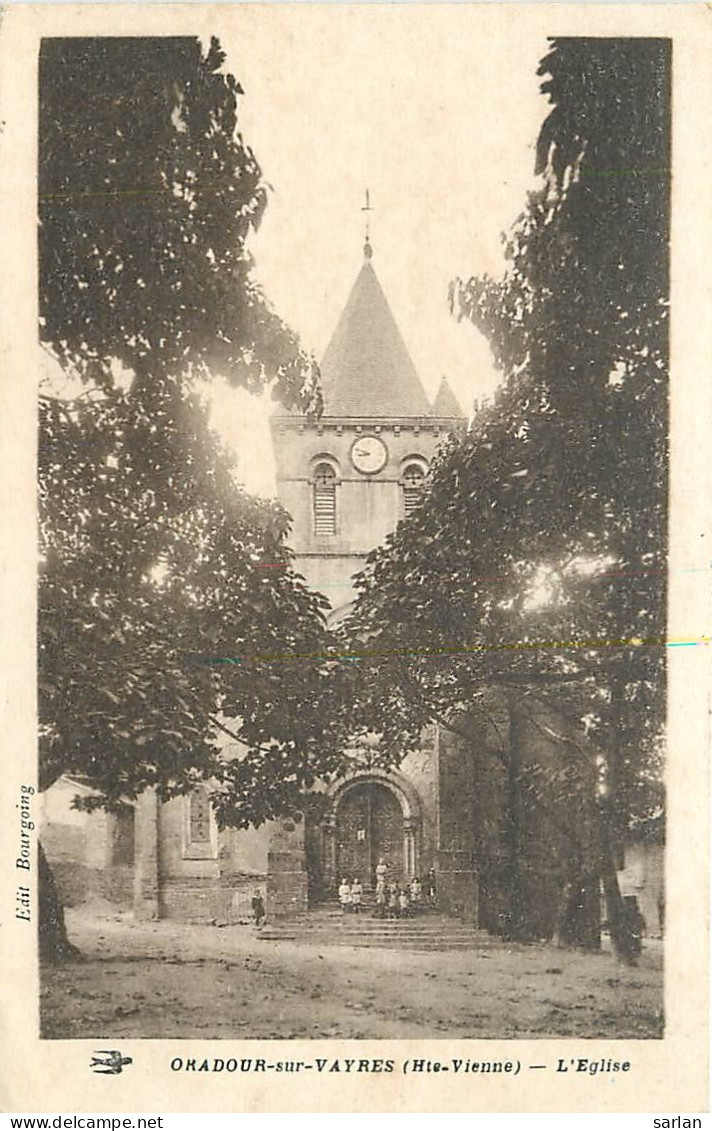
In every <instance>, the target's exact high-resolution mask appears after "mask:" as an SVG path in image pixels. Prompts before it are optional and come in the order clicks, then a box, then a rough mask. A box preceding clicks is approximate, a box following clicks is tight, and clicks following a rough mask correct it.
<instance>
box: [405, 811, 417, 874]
mask: <svg viewBox="0 0 712 1131" xmlns="http://www.w3.org/2000/svg"><path fill="white" fill-rule="evenodd" d="M417 836H418V822H417V821H416V820H415V819H414V818H412V817H410V818H406V819H405V820H404V821H403V837H404V845H403V857H404V863H405V875H406V877H407V879H409V880H410V879H412V878H413V876H415V875H417V862H418V845H417Z"/></svg>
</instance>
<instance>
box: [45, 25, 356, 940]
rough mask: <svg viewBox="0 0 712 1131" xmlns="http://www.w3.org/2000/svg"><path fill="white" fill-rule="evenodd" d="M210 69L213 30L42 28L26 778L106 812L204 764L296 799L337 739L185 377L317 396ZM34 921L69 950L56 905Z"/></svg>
mask: <svg viewBox="0 0 712 1131" xmlns="http://www.w3.org/2000/svg"><path fill="white" fill-rule="evenodd" d="M222 63H223V55H222V52H221V51H220V49H219V46H218V44H217V42H216V41H215V40H213V41H212V43H211V47H210V50H209V51H208V52H207V54H203V53H202V51H201V48H200V46H199V44H198V42H197V41H195V40H191V39H154V40H147V39H130V40H128V39H125V40H112V39H104V40H101V39H91V40H88V39H86V40H83V39H72V40H45V41H44V42H43V45H42V51H41V59H40V217H39V219H40V227H39V245H40V312H41V329H40V333H41V338H42V341H43V342H44V343H45V344H46V347H47V348H49V349H50V350H51V352H52V353H53V355H54V356H55V357H56V358H57V359H58V361H59V362H60V364H61V366H62V367H63V369H64V370H65V372H66V374H67V375H68V379H67V382H66V383H65V385H64V386H63V387H61V388H52V387H50V386H49V385H48V386H47V387H46V388H45V389H43V391H42V396H41V402H40V420H39V485H40V543H41V562H42V567H41V574H40V587H39V626H38V633H39V681H40V682H39V687H40V738H41V741H40V766H41V768H40V778H41V785H42V788H47V787H48V786H49V785H51V784H52V782H53V781H55V780H56V779H57V777H58V776H59V775H61V774H62V773H65V772H71V773H72V774H74V775H77V776H79V777H81V778H83V779H85V780H88V781H90V782H91V784H92V785H93V786H94V788H95V790H96V794H95V796H94V797H93V798H92V799H91V802H90V804H92V805H105V806H109V807H113V806H116V805H120V804H121V803H122V802H123V801H125V800H126V799H130V798H134V797H136V796H137V795H138V794H139V793H140V792H141V791H142V790H143V789H144V788H146V787H147V786H155V787H156V788H157V789H158V791H159V794H160V796H162V797H168V796H170V795H171V794H173V793H175V792H180V791H184V790H186V789H189V788H190V787H191V786H192V785H193V784H194V783H195V782H196V781H198V780H200V779H208V778H209V779H210V780H211V781H212V782H213V784H214V788H215V791H216V807H217V810H218V817H219V819H220V821H221V822H222V823H223V824H238V825H244V824H247V823H250V822H255V823H258V822H260V821H262V820H264V819H266V818H268V817H270V816H272V815H274V814H275V813H277V812H279V811H281V810H283V809H284V808H285V807H287V808H288V807H290V806H291V807H296V806H297V805H298V804H299V802H300V801H301V799H302V795H303V792H304V790H308V789H309V787H310V786H311V785H312V784H313V782H314V778H315V774H316V772H317V771H318V772H319V773H320V774H321V775H328V773H329V772H330V769H331V768H333V766H334V765H335V764H336V762H337V760H338V753H335V752H338V751H339V749H340V746H339V743H338V742H336V741H334V740H333V736H332V738H331V740H330V741H329V740H327V729H328V728H329V727H330V726H336V725H337V720H338V712H333V711H329V710H327V709H326V705H325V696H326V695H327V692H328V691H329V690H330V688H331V686H332V684H333V679H332V676H331V672H330V669H331V668H332V667H333V662H332V661H330V659H329V655H328V652H329V649H328V640H327V636H326V629H325V624H324V618H323V612H322V609H323V604H324V602H323V600H322V599H321V598H319V597H318V596H316V595H314V594H312V593H310V592H309V591H308V590H307V588H306V586H305V584H304V582H303V580H302V579H301V578H300V577H299V575H297V574H296V573H295V572H294V569H293V567H292V565H291V558H290V554H289V551H288V550H287V549H286V547H285V544H284V539H285V535H286V533H287V531H288V525H289V520H288V516H287V515H286V514H285V512H284V511H283V510H282V509H281V507H279V505H278V504H276V503H273V502H264V501H260V500H257V499H254V498H251V497H249V496H248V495H247V494H246V493H245V492H244V491H243V490H241V489H240V487H239V486H238V485H237V483H236V481H235V477H234V468H233V466H232V463H233V462H234V461H233V460H231V459H230V458H229V457H228V455H227V452H226V451H225V450H224V449H223V448H222V447H221V445H220V443H219V442H218V440H217V438H216V436H215V434H214V433H212V432H211V430H210V428H209V425H208V412H207V408H206V405H205V401H204V397H203V396H202V392H201V385H202V384H204V383H205V382H206V381H207V380H208V379H209V378H210V377H211V376H215V375H221V376H223V377H225V378H226V379H227V380H228V381H229V382H231V383H232V384H234V385H239V386H242V387H244V388H246V389H248V390H250V391H256V390H259V389H262V388H264V387H265V386H267V385H268V384H269V383H273V385H274V387H275V392H276V395H278V396H279V397H280V398H281V400H282V402H283V403H285V404H287V405H294V406H299V407H301V408H302V409H303V410H305V411H318V407H319V393H318V386H317V383H316V373H315V368H314V366H313V364H312V362H311V360H310V359H309V358H307V357H305V356H304V355H303V354H302V353H301V352H300V350H299V348H298V343H297V342H296V339H295V338H294V336H293V335H292V334H291V333H290V331H289V330H288V329H287V328H286V327H285V326H284V324H283V323H282V322H281V320H280V319H279V318H278V317H277V316H276V315H275V314H274V312H273V311H272V309H271V308H270V306H269V304H268V303H267V301H266V300H265V298H264V296H263V295H262V294H261V293H260V291H259V288H258V287H257V286H256V284H255V283H254V281H253V280H252V278H251V274H250V270H251V267H252V261H251V257H250V254H249V251H248V250H247V246H246V241H247V238H248V236H249V233H250V231H251V230H253V229H254V228H255V227H256V226H257V225H258V223H259V221H260V218H261V216H262V213H263V210H264V207H265V203H266V195H265V188H264V184H263V181H262V176H261V173H260V169H259V166H258V164H257V161H256V159H255V157H254V155H253V154H252V152H251V151H250V149H249V148H248V147H247V146H246V145H245V143H244V142H243V140H242V137H241V135H240V133H239V131H238V128H237V95H238V94H239V93H240V88H239V86H238V84H237V83H236V81H235V79H234V78H233V77H232V76H231V75H228V74H225V73H223V71H222V69H221V68H222ZM226 731H227V732H228V733H227V734H225V732H226ZM221 735H222V737H223V738H226V737H228V735H229V737H230V739H231V740H232V742H233V744H235V743H237V744H238V745H237V746H235V748H234V749H233V752H232V753H233V755H235V753H237V756H233V757H231V758H227V757H225V756H224V754H223V753H222V746H221V743H220V740H219V739H220V736H221ZM41 867H42V869H43V876H44V878H45V880H47V882H48V883H49V882H50V881H49V875H48V873H47V870H46V867H45V862H44V861H41ZM50 896H51V892H50ZM43 924H44V935H43V945H44V949H45V951H46V952H47V953H51V954H54V955H56V954H57V953H58V952H61V951H62V950H64V951H66V950H67V949H68V944H67V942H66V936H65V938H64V939H63V938H62V916H61V912H60V911H59V909H58V907H57V904H56V900H55V901H52V899H51V898H49V900H48V902H47V903H46V905H45V914H44V916H43Z"/></svg>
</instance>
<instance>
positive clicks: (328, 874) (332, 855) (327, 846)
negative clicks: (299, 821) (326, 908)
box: [322, 814, 338, 895]
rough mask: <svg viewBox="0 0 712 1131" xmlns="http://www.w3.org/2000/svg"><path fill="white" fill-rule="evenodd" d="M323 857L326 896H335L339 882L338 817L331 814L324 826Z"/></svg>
mask: <svg viewBox="0 0 712 1131" xmlns="http://www.w3.org/2000/svg"><path fill="white" fill-rule="evenodd" d="M322 833H323V842H322V843H323V856H322V874H323V879H324V892H325V894H329V895H331V894H333V893H334V891H335V889H336V887H337V886H338V881H337V878H336V817H335V815H334V814H331V815H330V816H329V817H327V818H326V820H325V821H324V823H323V824H322Z"/></svg>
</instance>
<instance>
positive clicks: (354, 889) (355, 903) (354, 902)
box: [351, 876, 363, 915]
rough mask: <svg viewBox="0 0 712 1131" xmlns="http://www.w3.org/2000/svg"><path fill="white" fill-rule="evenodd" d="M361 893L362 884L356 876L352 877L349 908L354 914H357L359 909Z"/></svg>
mask: <svg viewBox="0 0 712 1131" xmlns="http://www.w3.org/2000/svg"><path fill="white" fill-rule="evenodd" d="M362 895H363V884H362V883H361V881H360V880H359V878H358V876H356V878H355V879H354V882H353V883H352V885H351V910H352V911H353V913H354V915H358V914H359V913H360V911H361V897H362Z"/></svg>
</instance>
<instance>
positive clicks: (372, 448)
mask: <svg viewBox="0 0 712 1131" xmlns="http://www.w3.org/2000/svg"><path fill="white" fill-rule="evenodd" d="M387 459H388V449H387V448H386V445H385V444H384V443H383V440H379V438H378V436H361V437H359V439H358V440H354V442H353V444H352V446H351V462H352V463H353V465H354V467H355V468H356V470H357V471H361V472H362V473H363V474H364V475H375V474H376V472H377V471H380V470H381V469H382V468H383V467H385V466H386V460H387Z"/></svg>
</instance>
